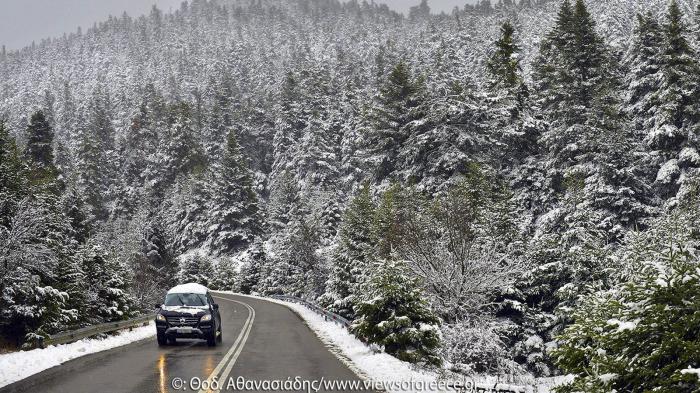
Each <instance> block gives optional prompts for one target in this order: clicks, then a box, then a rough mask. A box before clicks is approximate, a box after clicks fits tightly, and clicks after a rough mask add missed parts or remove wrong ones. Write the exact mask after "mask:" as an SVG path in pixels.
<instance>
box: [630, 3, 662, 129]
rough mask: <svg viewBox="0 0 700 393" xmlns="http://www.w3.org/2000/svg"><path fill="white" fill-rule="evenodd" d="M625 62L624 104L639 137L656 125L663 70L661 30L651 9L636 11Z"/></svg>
mask: <svg viewBox="0 0 700 393" xmlns="http://www.w3.org/2000/svg"><path fill="white" fill-rule="evenodd" d="M634 33H635V35H634V39H633V41H632V46H631V47H630V49H629V52H628V55H627V58H626V61H625V65H626V67H627V68H629V70H630V72H629V76H628V77H627V97H626V102H625V103H626V106H627V108H628V109H627V110H628V111H629V112H630V116H631V118H632V120H633V122H634V129H635V132H636V133H637V134H638V135H640V136H641V137H642V138H644V137H646V135H647V132H648V130H651V129H653V128H654V127H655V124H654V123H655V122H656V121H657V120H658V116H659V109H660V108H659V102H658V96H657V92H658V91H659V89H660V87H661V86H660V84H661V80H662V72H663V62H664V59H663V51H664V32H663V29H662V27H661V25H660V24H659V22H658V21H657V20H656V17H654V15H653V14H652V13H651V12H647V13H646V14H644V15H642V14H638V15H637V26H636V28H635V32H634Z"/></svg>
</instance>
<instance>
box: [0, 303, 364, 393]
mask: <svg viewBox="0 0 700 393" xmlns="http://www.w3.org/2000/svg"><path fill="white" fill-rule="evenodd" d="M213 295H214V296H215V300H216V302H217V303H218V304H219V309H220V311H221V319H222V328H223V331H222V334H223V343H222V344H220V345H219V346H217V347H215V348H210V347H207V345H206V342H204V341H195V340H192V341H190V340H178V343H177V345H175V346H166V347H158V345H157V344H156V340H155V337H153V338H152V339H149V340H144V341H139V342H136V343H133V344H129V345H125V346H122V347H119V348H115V349H112V350H108V351H104V352H99V353H96V354H92V355H87V356H83V357H81V358H78V359H74V360H71V361H69V362H66V363H64V364H62V365H60V366H57V367H54V368H51V369H49V370H46V371H43V372H41V373H39V374H36V375H34V376H31V377H29V378H27V379H25V380H22V381H19V382H17V383H15V384H11V385H9V386H6V387H4V388H0V392H1V393H9V392H25V391H26V392H46V393H77V392H115V393H118V392H128V393H148V392H160V393H163V392H192V391H195V392H196V391H197V390H198V388H199V387H200V386H192V385H191V386H187V384H188V383H189V382H190V381H192V380H193V378H194V381H195V384H197V383H198V382H197V381H206V380H208V379H209V380H211V381H213V380H216V381H217V382H218V385H216V386H214V387H217V386H218V387H220V388H221V391H240V390H235V389H234V387H233V386H231V385H228V381H231V380H233V381H240V380H241V379H239V377H243V379H244V380H245V381H247V383H248V387H249V388H250V387H252V386H257V387H258V388H259V387H260V386H263V385H259V384H260V383H263V382H264V381H285V380H288V379H289V378H291V379H292V380H293V379H294V378H299V380H302V381H319V380H321V379H323V380H325V381H329V380H330V381H332V380H338V381H358V380H359V378H358V377H357V375H355V374H354V373H353V372H352V371H351V370H350V369H349V368H348V367H347V366H346V365H344V364H343V363H342V362H341V361H340V360H338V359H337V358H336V357H335V356H334V355H333V354H332V353H330V352H329V351H328V349H327V348H326V347H325V346H324V344H323V343H322V342H321V341H320V340H319V339H318V337H316V335H315V334H314V333H313V332H312V331H311V330H310V329H309V328H308V327H307V326H306V324H305V323H304V322H303V320H302V319H301V318H300V317H299V316H298V315H297V314H295V313H294V312H293V311H291V310H290V309H288V308H287V307H284V306H282V305H279V304H275V303H271V302H268V301H265V300H261V299H255V298H249V297H243V296H238V295H231V294H217V293H214V294H213ZM154 329H155V327H154ZM224 377H227V378H226V379H223V378H224ZM174 379H179V380H181V381H184V382H185V386H183V387H182V388H180V387H179V386H177V388H178V389H175V388H174V387H173V380H174ZM222 381H224V382H225V383H224V382H222ZM255 383H258V385H255ZM227 385H228V386H229V387H230V388H231V389H225V387H226V386H227ZM273 386H274V385H273ZM191 387H195V389H192V388H191ZM267 387H269V386H267ZM262 390H263V389H255V388H254V389H248V390H246V391H262ZM202 391H207V390H202ZM265 391H282V390H281V389H280V390H274V389H272V390H268V389H265ZM287 391H288V390H287ZM320 391H326V390H324V389H321V390H320ZM334 391H336V392H338V391H343V390H334ZM345 391H348V390H345Z"/></svg>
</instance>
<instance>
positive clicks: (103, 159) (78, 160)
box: [75, 116, 110, 225]
mask: <svg viewBox="0 0 700 393" xmlns="http://www.w3.org/2000/svg"><path fill="white" fill-rule="evenodd" d="M78 124H80V125H79V128H78V129H77V130H76V132H75V137H76V138H77V147H76V152H75V155H76V157H75V177H76V179H75V187H76V188H77V190H76V191H78V192H79V193H80V194H81V195H82V198H83V200H84V202H85V203H86V204H87V206H88V208H89V212H90V217H89V222H90V225H92V224H93V223H94V222H95V221H96V220H99V221H102V220H104V219H106V218H107V217H108V215H109V212H108V210H107V205H106V201H107V200H108V198H107V193H108V189H109V182H110V173H109V171H108V169H109V161H108V156H107V151H106V150H105V149H104V146H105V145H104V144H105V142H103V141H102V140H101V137H100V134H99V133H98V132H97V130H96V129H92V128H88V127H89V125H88V124H85V121H84V119H83V117H82V116H80V117H79V118H78Z"/></svg>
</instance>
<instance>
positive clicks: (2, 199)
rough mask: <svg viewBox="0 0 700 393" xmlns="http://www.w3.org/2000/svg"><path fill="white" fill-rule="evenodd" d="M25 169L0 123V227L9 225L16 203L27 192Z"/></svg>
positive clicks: (14, 146) (9, 136) (13, 141)
mask: <svg viewBox="0 0 700 393" xmlns="http://www.w3.org/2000/svg"><path fill="white" fill-rule="evenodd" d="M26 176H27V167H26V164H25V163H24V162H23V161H22V156H21V154H20V152H19V149H18V148H17V143H16V142H15V138H13V137H12V136H11V135H10V133H9V132H8V130H7V128H6V127H5V123H4V122H2V121H0V227H2V226H7V225H9V220H10V217H11V216H12V215H13V214H14V209H15V208H16V204H17V202H19V201H20V200H21V199H22V198H23V197H24V196H25V195H26V193H27V191H28V184H27V177H26Z"/></svg>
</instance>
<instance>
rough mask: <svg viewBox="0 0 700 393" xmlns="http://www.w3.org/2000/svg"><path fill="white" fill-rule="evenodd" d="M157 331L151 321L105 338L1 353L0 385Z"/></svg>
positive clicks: (145, 336)
mask: <svg viewBox="0 0 700 393" xmlns="http://www.w3.org/2000/svg"><path fill="white" fill-rule="evenodd" d="M155 334H156V329H155V326H154V324H153V322H151V323H150V324H149V325H148V326H142V327H138V328H134V330H132V331H123V332H121V333H119V334H118V335H116V336H109V337H107V338H104V339H91V338H88V339H84V340H80V341H76V342H74V343H70V344H61V345H50V346H48V347H46V348H43V349H32V350H30V351H19V352H12V353H7V354H3V355H0V388H1V387H3V386H7V385H9V384H11V383H14V382H17V381H20V380H22V379H24V378H27V377H29V376H31V375H34V374H37V373H39V372H41V371H44V370H47V369H49V368H51V367H55V366H58V365H60V364H62V363H65V362H67V361H69V360H72V359H75V358H79V357H81V356H85V355H89V354H91V353H96V352H101V351H105V350H107V349H112V348H116V347H120V346H122V345H126V344H131V343H133V342H136V341H140V340H143V339H146V338H149V337H153V336H155Z"/></svg>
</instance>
